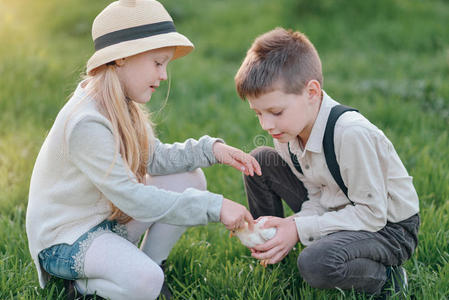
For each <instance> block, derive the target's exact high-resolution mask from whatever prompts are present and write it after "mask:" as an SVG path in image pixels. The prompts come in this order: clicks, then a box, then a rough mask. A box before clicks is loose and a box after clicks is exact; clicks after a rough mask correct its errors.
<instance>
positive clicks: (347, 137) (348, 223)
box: [295, 126, 389, 245]
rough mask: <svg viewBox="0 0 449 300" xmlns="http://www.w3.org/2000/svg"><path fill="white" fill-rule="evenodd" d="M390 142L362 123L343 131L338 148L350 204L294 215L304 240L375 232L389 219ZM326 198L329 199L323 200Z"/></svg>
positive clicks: (338, 158) (299, 232)
mask: <svg viewBox="0 0 449 300" xmlns="http://www.w3.org/2000/svg"><path fill="white" fill-rule="evenodd" d="M386 147H388V143H386V142H385V140H384V139H383V136H382V135H379V134H374V133H373V131H372V130H370V129H367V128H364V127H362V126H353V127H350V128H348V130H345V131H343V132H342V135H341V139H340V140H339V142H338V143H337V144H336V148H335V152H336V156H337V160H338V163H339V165H340V170H341V175H342V178H343V181H344V183H345V185H346V186H347V187H348V196H349V199H351V200H352V202H354V204H355V205H350V204H349V201H348V205H346V206H345V207H344V208H342V209H339V210H336V211H327V212H325V213H323V214H321V215H313V216H298V217H296V218H295V221H296V225H297V229H298V234H299V237H300V241H301V243H303V244H304V245H308V244H310V243H312V242H313V241H315V240H317V239H320V238H321V237H323V236H325V235H328V234H330V233H333V232H337V231H342V230H352V231H358V230H366V231H371V232H375V231H378V230H380V229H381V228H383V227H384V226H385V224H386V222H387V199H388V195H387V186H386V178H387V174H386V169H387V166H386V164H387V163H386V159H385V158H384V157H383V156H384V155H387V154H388V153H389V151H388V149H387V148H386ZM321 202H327V201H325V200H324V201H321Z"/></svg>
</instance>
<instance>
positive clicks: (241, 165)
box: [212, 142, 262, 176]
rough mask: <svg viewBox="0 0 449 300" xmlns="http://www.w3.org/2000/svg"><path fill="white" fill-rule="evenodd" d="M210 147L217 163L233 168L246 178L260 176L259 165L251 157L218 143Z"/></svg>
mask: <svg viewBox="0 0 449 300" xmlns="http://www.w3.org/2000/svg"><path fill="white" fill-rule="evenodd" d="M212 147H213V151H214V155H215V158H216V159H217V160H218V162H220V163H222V164H225V165H229V166H231V167H234V168H236V169H237V170H239V171H241V172H243V173H244V174H245V175H247V176H249V175H251V176H254V173H256V174H257V175H259V176H260V175H262V171H261V170H260V166H259V163H258V162H257V160H256V159H255V158H254V157H252V156H251V155H249V154H247V153H245V152H243V151H242V150H240V149H237V148H234V147H231V146H228V145H226V144H223V143H219V142H216V143H214V145H213V146H212Z"/></svg>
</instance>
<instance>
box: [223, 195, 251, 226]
mask: <svg viewBox="0 0 449 300" xmlns="http://www.w3.org/2000/svg"><path fill="white" fill-rule="evenodd" d="M220 221H221V223H223V224H224V226H225V227H226V229H228V230H235V229H238V228H242V227H244V226H245V222H247V223H248V228H249V230H251V231H252V230H253V228H254V219H253V216H251V213H250V212H249V211H248V210H247V209H246V207H244V206H243V205H241V204H238V203H236V202H234V201H231V200H229V199H226V198H224V199H223V204H222V206H221V211H220Z"/></svg>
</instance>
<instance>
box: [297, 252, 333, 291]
mask: <svg viewBox="0 0 449 300" xmlns="http://www.w3.org/2000/svg"><path fill="white" fill-rule="evenodd" d="M331 252H332V251H331V250H330V249H324V248H318V247H310V246H309V247H306V248H305V249H304V250H303V251H302V252H301V253H300V254H299V256H298V269H299V273H300V274H301V277H302V278H303V279H304V281H306V282H307V283H308V284H309V285H310V286H312V287H314V288H323V289H329V288H334V287H335V286H336V283H337V282H339V281H340V280H341V278H340V277H341V276H339V275H341V272H339V269H338V265H341V264H339V263H337V262H336V260H335V259H334V258H333V257H334V255H332V253H331Z"/></svg>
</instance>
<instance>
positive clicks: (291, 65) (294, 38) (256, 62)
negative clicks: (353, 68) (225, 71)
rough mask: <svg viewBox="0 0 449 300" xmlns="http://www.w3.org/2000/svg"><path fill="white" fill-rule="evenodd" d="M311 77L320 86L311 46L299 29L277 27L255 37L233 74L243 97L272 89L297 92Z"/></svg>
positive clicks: (300, 91)
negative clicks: (235, 72)
mask: <svg viewBox="0 0 449 300" xmlns="http://www.w3.org/2000/svg"><path fill="white" fill-rule="evenodd" d="M312 79H315V80H317V81H318V82H319V83H320V86H323V74H322V71H321V61H320V57H319V56H318V52H317V51H316V49H315V47H314V46H313V44H312V43H311V42H310V41H309V39H308V38H307V37H306V36H305V35H304V34H302V33H301V32H298V31H292V30H285V29H284V28H279V27H278V28H276V29H274V30H271V31H269V32H267V33H265V34H263V35H261V36H259V37H258V38H256V40H255V41H254V43H253V44H252V45H251V48H249V50H248V52H247V54H246V57H245V59H244V61H243V63H242V65H241V66H240V69H239V70H238V71H237V74H236V75H235V78H234V80H235V85H236V88H237V93H238V94H239V96H240V98H242V99H243V100H245V99H246V98H247V97H250V98H257V97H259V96H261V95H263V94H266V93H269V92H272V91H274V90H275V89H280V90H281V91H283V92H284V93H287V94H301V93H302V91H303V89H304V87H305V86H306V84H307V82H308V81H309V80H312Z"/></svg>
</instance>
